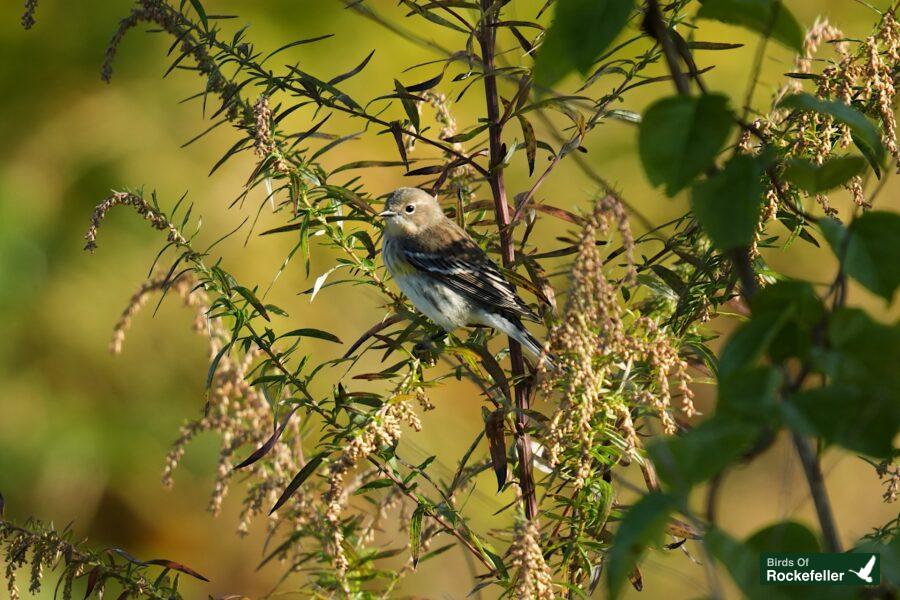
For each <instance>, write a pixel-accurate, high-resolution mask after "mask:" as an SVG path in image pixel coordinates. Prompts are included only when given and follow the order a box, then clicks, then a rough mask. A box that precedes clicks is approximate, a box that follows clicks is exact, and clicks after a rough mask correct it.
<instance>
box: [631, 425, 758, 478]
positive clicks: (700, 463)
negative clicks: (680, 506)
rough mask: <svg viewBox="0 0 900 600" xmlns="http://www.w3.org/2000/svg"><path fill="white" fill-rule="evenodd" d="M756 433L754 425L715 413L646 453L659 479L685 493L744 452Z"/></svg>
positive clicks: (662, 441) (655, 444)
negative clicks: (684, 432)
mask: <svg viewBox="0 0 900 600" xmlns="http://www.w3.org/2000/svg"><path fill="white" fill-rule="evenodd" d="M757 435H758V433H757V430H756V428H755V427H750V426H748V425H747V424H746V423H743V422H741V421H737V420H734V419H730V418H726V417H721V416H719V415H716V416H715V417H713V418H712V419H709V420H707V421H704V422H703V423H701V424H700V425H698V426H697V427H695V428H694V429H692V430H690V431H689V432H687V433H686V434H684V435H681V436H678V437H670V438H665V439H658V440H656V441H655V442H654V443H653V444H651V445H650V446H649V447H648V449H647V452H648V453H649V454H650V458H652V459H653V464H654V465H655V466H656V470H657V473H658V474H659V477H660V479H662V480H663V481H664V482H666V483H667V484H669V485H670V486H671V487H672V488H674V489H675V490H676V491H678V492H680V493H686V492H688V491H689V490H690V488H691V487H693V486H694V485H697V484H698V483H702V482H704V481H706V480H707V479H709V478H711V477H712V476H713V475H715V474H716V473H718V472H719V471H721V470H722V469H723V468H725V466H726V465H728V464H729V463H731V462H732V461H733V460H734V459H736V458H738V457H739V456H740V455H741V454H743V453H744V451H745V449H746V448H748V447H749V445H750V444H751V443H752V442H753V441H754V440H755V439H756V437H757Z"/></svg>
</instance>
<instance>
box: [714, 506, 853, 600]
mask: <svg viewBox="0 0 900 600" xmlns="http://www.w3.org/2000/svg"><path fill="white" fill-rule="evenodd" d="M706 544H707V548H708V549H709V551H710V553H711V554H712V555H713V556H714V557H715V558H716V559H717V560H718V561H719V562H720V563H721V564H722V565H723V566H724V567H725V568H726V569H727V570H728V573H729V574H730V575H731V578H732V579H733V580H734V582H735V583H736V584H737V586H738V587H739V588H740V589H741V591H742V592H743V594H744V596H745V597H747V598H750V599H751V600H780V599H782V598H794V599H798V600H799V599H804V600H843V599H844V598H847V593H846V589H847V588H843V587H840V586H827V587H826V586H814V585H813V586H809V585H804V586H777V587H775V586H770V585H766V586H763V585H761V584H760V573H759V556H760V554H761V553H763V552H803V553H806V552H820V551H821V549H820V546H819V541H818V539H817V538H816V536H815V534H814V533H813V532H812V531H810V530H809V529H808V528H807V527H805V526H803V525H801V524H800V523H796V522H794V521H782V522H780V523H775V524H774V525H770V526H768V527H765V528H763V529H761V530H759V531H757V532H756V533H754V534H753V535H751V536H750V537H749V538H747V539H746V540H745V541H744V542H743V543H742V542H740V541H738V540H735V539H733V538H731V537H730V536H728V535H727V534H726V533H724V532H723V531H721V530H719V529H712V530H711V531H709V532H708V533H707V535H706Z"/></svg>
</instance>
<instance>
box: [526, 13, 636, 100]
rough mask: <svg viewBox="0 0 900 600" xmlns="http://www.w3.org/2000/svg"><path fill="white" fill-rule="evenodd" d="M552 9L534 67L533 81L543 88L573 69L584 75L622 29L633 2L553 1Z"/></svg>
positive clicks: (629, 14)
mask: <svg viewBox="0 0 900 600" xmlns="http://www.w3.org/2000/svg"><path fill="white" fill-rule="evenodd" d="M555 6H556V13H555V15H554V17H553V23H552V24H551V25H550V28H549V29H548V30H547V33H546V34H545V36H544V42H543V44H541V47H540V48H538V50H537V58H536V59H535V65H534V77H535V82H536V83H537V84H538V85H539V86H541V87H545V88H548V87H550V86H552V85H553V84H554V83H556V82H557V81H559V80H560V79H562V78H563V77H564V76H565V75H566V74H567V73H569V72H570V71H572V70H573V69H574V70H577V71H578V72H580V73H581V74H582V75H587V74H588V73H589V72H590V68H591V65H592V64H593V62H594V60H595V59H596V58H597V57H598V56H600V54H601V53H602V52H603V51H604V50H605V49H606V48H607V47H608V46H609V45H610V44H611V43H612V41H613V40H614V39H615V38H616V36H617V35H619V32H620V31H622V29H623V28H624V27H625V24H626V23H627V22H628V18H629V17H630V16H631V11H632V10H633V9H634V0H557V1H556V2H555Z"/></svg>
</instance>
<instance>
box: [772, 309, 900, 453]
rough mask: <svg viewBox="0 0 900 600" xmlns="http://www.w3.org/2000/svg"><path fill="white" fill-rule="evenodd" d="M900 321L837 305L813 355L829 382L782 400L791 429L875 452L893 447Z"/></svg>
mask: <svg viewBox="0 0 900 600" xmlns="http://www.w3.org/2000/svg"><path fill="white" fill-rule="evenodd" d="M898 364H900V325H896V324H895V325H883V324H881V323H878V322H876V321H874V320H872V318H871V317H869V316H868V315H867V314H866V313H865V312H863V311H862V310H859V309H848V308H844V309H839V310H837V311H835V312H834V313H833V314H832V315H831V316H830V318H829V320H828V331H827V340H826V343H825V344H824V346H823V348H821V349H820V350H819V351H818V353H817V354H815V355H814V365H815V367H816V369H817V370H818V371H820V372H822V373H824V374H825V375H827V377H828V379H829V382H830V383H829V385H828V386H827V387H824V388H816V389H812V390H808V391H805V392H802V393H800V394H797V395H795V396H793V397H791V398H788V399H787V401H786V402H785V403H784V404H783V405H781V408H782V411H783V413H784V415H785V419H786V420H787V422H788V423H790V424H791V425H792V426H793V427H794V428H795V429H797V430H800V431H803V432H806V433H812V434H814V435H817V436H820V437H823V438H825V439H826V440H827V441H829V442H831V443H834V444H838V445H841V446H843V447H845V448H848V449H850V450H853V451H855V452H860V453H862V454H867V455H870V456H875V457H887V456H890V455H891V453H892V452H893V440H894V439H895V437H896V436H897V433H898V430H900V372H898V370H897V368H896V365H898Z"/></svg>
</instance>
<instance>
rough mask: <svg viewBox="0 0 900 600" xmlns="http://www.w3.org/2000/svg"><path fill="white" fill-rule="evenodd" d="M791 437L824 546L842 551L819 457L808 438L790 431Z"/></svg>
mask: <svg viewBox="0 0 900 600" xmlns="http://www.w3.org/2000/svg"><path fill="white" fill-rule="evenodd" d="M791 437H792V438H793V440H794V447H795V448H797V455H798V456H799V457H800V462H801V463H802V464H803V473H804V474H805V475H806V481H807V483H808V484H809V491H810V494H811V495H812V499H813V504H814V505H815V507H816V516H818V518H819V525H820V527H821V528H822V537H824V538H825V547H826V548H828V551H829V552H843V550H842V549H841V538H840V536H839V535H838V532H837V525H836V524H835V520H834V513H833V512H832V511H831V501H830V500H829V499H828V490H826V489H825V477H824V475H822V466H821V465H820V464H819V458H818V457H817V456H816V452H815V450H813V448H812V446H811V445H810V443H809V440H807V439H806V438H805V437H803V436H802V435H800V434H799V433H792V434H791Z"/></svg>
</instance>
